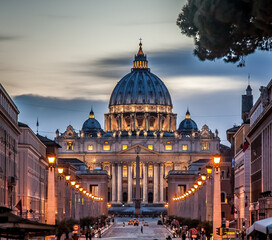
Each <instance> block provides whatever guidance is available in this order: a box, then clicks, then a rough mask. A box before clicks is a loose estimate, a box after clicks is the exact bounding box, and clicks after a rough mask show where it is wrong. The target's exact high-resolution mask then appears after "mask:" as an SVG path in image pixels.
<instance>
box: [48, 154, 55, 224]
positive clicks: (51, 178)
mask: <svg viewBox="0 0 272 240" xmlns="http://www.w3.org/2000/svg"><path fill="white" fill-rule="evenodd" d="M47 159H48V164H49V171H48V185H47V187H48V207H47V223H48V224H53V225H55V221H56V199H55V197H56V196H55V162H56V156H55V155H49V156H48V157H47Z"/></svg>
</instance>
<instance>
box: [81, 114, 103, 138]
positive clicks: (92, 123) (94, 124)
mask: <svg viewBox="0 0 272 240" xmlns="http://www.w3.org/2000/svg"><path fill="white" fill-rule="evenodd" d="M82 131H83V132H84V134H85V135H86V136H88V135H94V134H95V135H96V134H97V132H99V131H101V126H100V123H99V122H98V121H97V120H96V119H95V117H94V112H93V110H91V112H90V116H89V119H87V120H86V121H85V122H84V123H83V126H82Z"/></svg>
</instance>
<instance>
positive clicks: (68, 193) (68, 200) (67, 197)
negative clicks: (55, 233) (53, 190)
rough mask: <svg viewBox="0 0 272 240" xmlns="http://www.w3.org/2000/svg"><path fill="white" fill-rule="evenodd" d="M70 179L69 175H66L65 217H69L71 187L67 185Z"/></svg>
mask: <svg viewBox="0 0 272 240" xmlns="http://www.w3.org/2000/svg"><path fill="white" fill-rule="evenodd" d="M70 179H71V175H66V176H65V180H66V184H65V185H66V187H65V218H66V219H69V218H71V189H70V186H69V182H70Z"/></svg>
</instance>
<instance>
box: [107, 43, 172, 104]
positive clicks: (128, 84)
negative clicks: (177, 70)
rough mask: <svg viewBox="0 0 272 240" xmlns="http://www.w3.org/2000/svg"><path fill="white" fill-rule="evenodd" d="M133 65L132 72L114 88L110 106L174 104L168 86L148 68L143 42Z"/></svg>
mask: <svg viewBox="0 0 272 240" xmlns="http://www.w3.org/2000/svg"><path fill="white" fill-rule="evenodd" d="M133 66H134V67H133V68H132V69H131V73H129V74H127V75H126V76H124V77H123V78H122V79H121V80H120V81H119V82H118V84H117V85H116V87H115V88H114V90H113V92H112V94H111V98H110V102H109V106H114V105H127V104H152V105H153V104H154V105H165V106H172V101H171V97H170V94H169V92H168V90H167V88H166V86H165V85H164V83H163V82H162V80H160V79H159V78H158V77H157V76H156V75H155V74H153V73H151V72H150V69H149V68H148V62H147V60H146V56H145V55H144V53H143V50H142V44H141V43H140V48H139V51H138V54H137V55H136V56H135V60H134V62H133Z"/></svg>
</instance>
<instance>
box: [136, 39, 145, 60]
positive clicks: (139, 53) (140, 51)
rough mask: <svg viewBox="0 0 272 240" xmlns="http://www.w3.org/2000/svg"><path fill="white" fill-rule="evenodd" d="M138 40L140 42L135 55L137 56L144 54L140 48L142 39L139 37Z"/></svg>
mask: <svg viewBox="0 0 272 240" xmlns="http://www.w3.org/2000/svg"><path fill="white" fill-rule="evenodd" d="M139 40H140V43H139V51H138V53H137V56H139V55H144V52H143V49H142V45H143V44H142V39H141V38H140V39H139Z"/></svg>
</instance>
